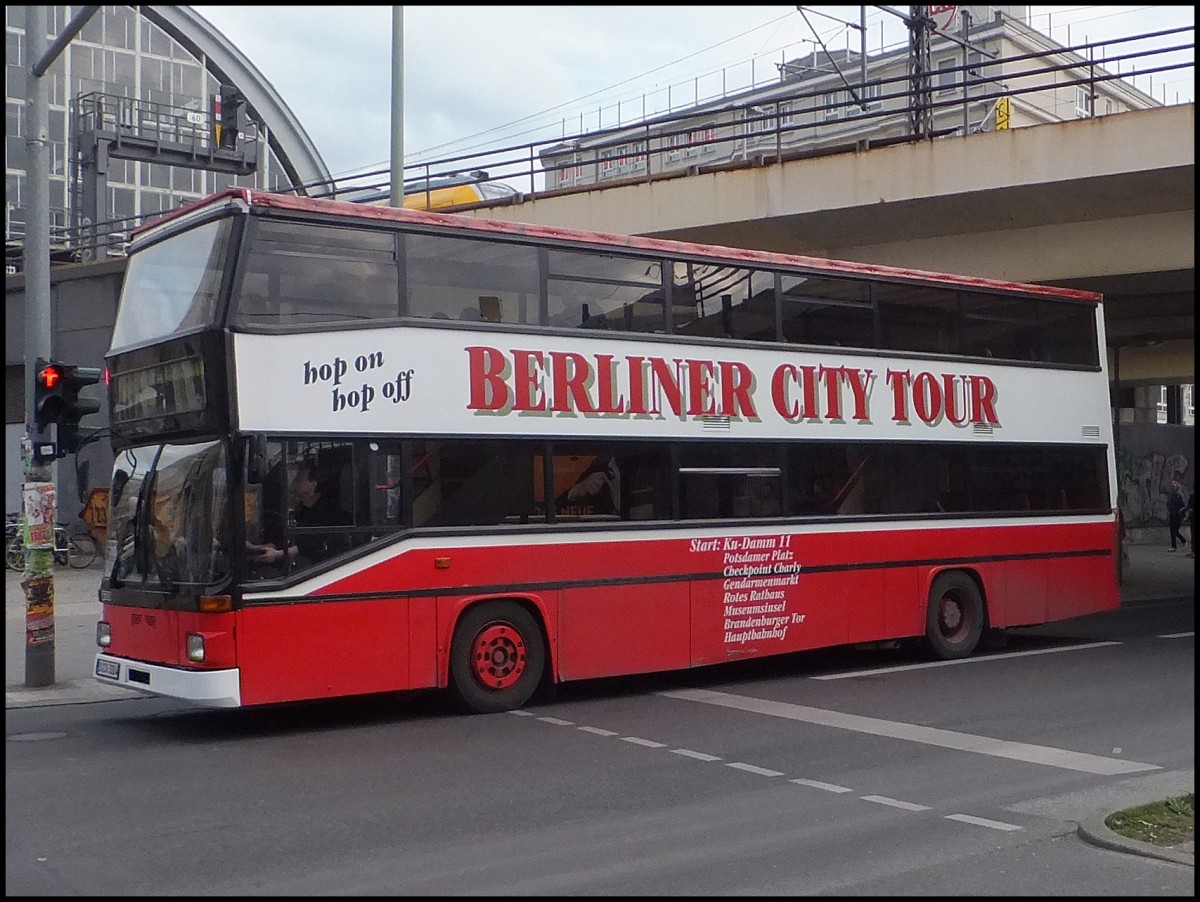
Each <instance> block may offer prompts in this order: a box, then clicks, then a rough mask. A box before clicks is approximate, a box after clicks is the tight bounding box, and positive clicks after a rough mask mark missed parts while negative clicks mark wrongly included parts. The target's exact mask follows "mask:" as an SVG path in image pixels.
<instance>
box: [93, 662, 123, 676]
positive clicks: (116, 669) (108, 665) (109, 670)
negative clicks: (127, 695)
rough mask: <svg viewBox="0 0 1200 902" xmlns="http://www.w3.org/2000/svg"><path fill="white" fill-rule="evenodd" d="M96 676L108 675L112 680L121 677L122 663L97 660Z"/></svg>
mask: <svg viewBox="0 0 1200 902" xmlns="http://www.w3.org/2000/svg"><path fill="white" fill-rule="evenodd" d="M96 676H98V677H107V678H108V679H110V680H117V679H120V678H121V665H120V664H118V663H117V662H116V661H97V662H96Z"/></svg>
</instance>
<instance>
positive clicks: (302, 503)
mask: <svg viewBox="0 0 1200 902" xmlns="http://www.w3.org/2000/svg"><path fill="white" fill-rule="evenodd" d="M291 489H292V503H293V505H294V506H293V508H292V510H293V521H294V524H295V525H296V526H301V527H313V526H345V525H347V524H348V523H349V518H348V517H347V516H346V513H345V511H343V510H342V508H341V506H340V505H339V504H338V502H337V497H336V493H335V492H334V491H333V490H332V489H331V488H330V486H329V480H328V478H326V476H325V474H323V473H322V472H321V471H320V470H319V469H318V468H317V465H316V464H315V463H314V462H313V461H310V460H305V461H303V462H301V463H300V465H299V466H298V467H297V468H296V475H295V476H294V477H293V478H292V486H291ZM349 547H350V542H349V539H348V537H347V536H346V535H345V534H344V533H336V532H327V533H300V534H298V535H295V536H293V537H292V541H291V542H290V543H288V544H287V545H286V546H283V543H282V542H268V543H266V544H262V545H254V544H250V545H248V548H247V550H248V551H249V552H251V553H252V554H253V555H254V562H255V563H257V564H278V565H284V566H286V565H289V564H291V565H292V566H308V565H311V564H315V563H317V562H319V561H322V560H324V559H325V558H328V557H330V556H332V555H334V554H338V553H340V552H342V551H345V550H346V549H347V548H349Z"/></svg>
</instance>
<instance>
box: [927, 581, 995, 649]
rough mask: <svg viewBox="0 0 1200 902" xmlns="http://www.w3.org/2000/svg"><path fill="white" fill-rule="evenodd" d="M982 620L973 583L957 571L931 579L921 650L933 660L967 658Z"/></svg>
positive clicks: (981, 610)
mask: <svg viewBox="0 0 1200 902" xmlns="http://www.w3.org/2000/svg"><path fill="white" fill-rule="evenodd" d="M983 620H984V617H983V597H982V596H981V595H980V594H979V587H978V586H977V585H975V580H973V579H971V577H970V576H968V575H967V574H965V573H963V572H961V571H952V572H949V573H941V574H939V575H938V576H937V577H936V578H935V579H934V581H933V585H932V586H930V588H929V603H928V605H927V607H926V610H925V646H926V648H928V650H929V652H930V654H932V655H933V657H935V658H937V659H939V660H942V661H952V660H954V659H956V658H965V657H967V656H968V655H969V654H971V652H973V651H974V650H975V646H976V645H978V644H979V638H980V636H982V635H983Z"/></svg>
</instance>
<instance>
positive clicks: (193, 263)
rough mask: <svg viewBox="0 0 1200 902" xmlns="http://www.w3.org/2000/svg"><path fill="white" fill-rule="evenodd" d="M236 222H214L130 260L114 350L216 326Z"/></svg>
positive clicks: (228, 220)
mask: <svg viewBox="0 0 1200 902" xmlns="http://www.w3.org/2000/svg"><path fill="white" fill-rule="evenodd" d="M232 229H233V220H232V219H229V218H225V219H220V220H217V221H214V222H208V223H205V224H203V225H200V226H197V227H195V228H191V229H187V230H185V231H183V232H180V233H179V234H176V235H174V236H172V237H170V238H167V239H166V240H164V241H161V242H159V243H158V244H155V245H152V246H150V247H147V248H146V249H145V250H144V251H142V252H141V253H138V254H134V255H133V256H131V257H130V259H129V268H128V270H127V271H126V273H125V284H124V287H123V288H122V290H121V302H120V304H119V306H118V308H117V320H116V323H115V325H114V326H113V335H112V348H113V349H119V348H129V347H134V346H137V345H142V344H146V343H148V342H151V341H155V340H157V339H162V338H166V337H168V336H170V335H174V334H176V333H179V332H186V331H191V330H194V329H197V328H200V327H203V326H207V325H211V324H212V323H213V322H214V320H215V318H216V316H217V311H218V305H217V297H218V294H219V292H220V288H221V275H222V273H223V271H224V267H225V264H226V262H227V260H228V258H229V248H230V235H231V232H232Z"/></svg>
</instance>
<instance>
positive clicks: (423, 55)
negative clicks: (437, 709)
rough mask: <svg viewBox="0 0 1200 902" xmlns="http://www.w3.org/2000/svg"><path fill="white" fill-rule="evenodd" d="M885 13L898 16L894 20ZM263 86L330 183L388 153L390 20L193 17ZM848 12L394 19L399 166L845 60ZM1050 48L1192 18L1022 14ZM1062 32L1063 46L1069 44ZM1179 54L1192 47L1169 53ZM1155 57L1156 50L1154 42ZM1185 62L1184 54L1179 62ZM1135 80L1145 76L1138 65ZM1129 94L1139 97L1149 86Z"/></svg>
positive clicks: (711, 9) (327, 13)
mask: <svg viewBox="0 0 1200 902" xmlns="http://www.w3.org/2000/svg"><path fill="white" fill-rule="evenodd" d="M891 8H892V9H900V10H905V11H906V10H907V7H906V6H895V7H891ZM193 9H195V10H196V11H197V12H198V13H199V14H200V15H202V16H203V17H204V18H206V19H207V20H208V21H209V22H211V23H212V24H213V25H214V26H215V27H216V28H217V30H219V31H220V32H221V33H223V34H224V35H225V36H226V37H227V38H228V39H229V40H230V41H232V42H233V44H234V45H236V46H237V47H238V48H239V49H240V50H241V51H242V52H243V53H244V54H246V56H247V57H248V58H249V60H250V61H251V63H253V64H254V66H255V67H256V68H257V69H258V70H259V71H260V72H261V73H262V74H263V76H264V77H265V78H266V79H267V81H269V82H270V83H271V84H272V85H274V87H275V89H276V91H278V92H279V94H280V96H281V97H282V98H283V101H284V102H285V103H286V104H287V105H288V106H289V107H290V108H291V110H292V111H293V112H294V113H295V114H296V116H297V117H298V118H299V119H300V123H301V124H302V125H303V126H304V128H305V130H306V131H307V132H308V134H309V136H310V137H311V138H312V140H313V142H314V143H315V144H316V146H317V150H318V152H319V153H320V154H321V156H322V158H323V159H324V161H325V164H326V166H327V167H328V168H329V171H330V173H331V174H333V175H335V176H344V175H347V174H350V173H353V172H361V171H364V170H369V169H379V168H382V167H386V166H387V165H388V163H387V161H388V159H389V156H390V153H391V139H390V137H389V134H390V131H389V129H390V119H391V80H392V76H391V65H392V62H391V61H392V7H390V6H290V5H289V6H282V7H280V6H195V7H193ZM861 9H862V7H858V6H814V7H804V10H805V12H804V13H801V12H800V11H799V10H798V9H797V7H796V6H794V5H793V6H783V5H781V6H691V5H688V6H607V5H597V6H591V5H589V6H486V7H485V6H410V7H405V8H404V128H405V131H404V139H403V140H404V155H405V159H406V160H407V162H408V163H410V164H411V163H414V162H426V161H432V160H437V159H439V158H444V157H447V156H452V155H454V154H458V153H464V152H467V151H469V150H472V149H482V148H488V147H501V146H505V145H515V144H523V143H527V142H530V141H535V140H553V139H555V138H558V137H561V136H563V135H564V134H577V133H579V132H580V131H582V130H591V129H595V128H596V127H597V126H598V124H599V125H603V126H606V127H607V126H610V125H616V124H617V123H618V115H619V117H620V121H621V122H629V121H633V120H636V119H639V118H640V117H641V116H642V115H643V111H645V113H647V114H653V113H656V112H665V111H666V110H667V108H668V103H669V104H670V106H671V108H673V109H679V108H680V107H681V106H684V105H686V104H688V103H690V102H692V101H693V100H694V99H695V98H696V97H697V96H698V97H699V99H700V100H705V99H711V98H713V97H716V96H719V95H720V94H721V93H722V92H723V91H730V92H731V91H734V90H737V89H740V88H745V87H748V86H749V85H750V83H751V79H752V78H753V79H754V82H755V83H756V84H763V83H764V82H766V81H769V80H771V79H773V78H776V77H777V74H778V73H777V70H776V68H775V67H776V64H777V63H779V62H780V61H782V60H784V59H793V58H796V57H799V56H803V55H804V54H806V53H811V52H812V49H813V46H814V44H813V42H814V40H816V38H817V36H818V35H819V37H820V40H822V41H823V42H825V44H826V45H827V46H828V47H829V48H830V49H835V48H836V49H844V48H846V47H847V46H850V47H852V48H855V49H857V48H858V47H859V41H860V37H859V30H858V29H857V27H849V26H848V25H847V24H845V23H847V22H849V23H852V25H853V26H857V25H858V23H859V21H860V10H861ZM866 9H867V35H868V38H867V48H868V52H869V53H874V52H877V51H878V50H879V49H880V48H881V47H887V48H893V47H899V46H903V44H904V43H905V42H906V40H907V35H906V31H905V29H904V25H903V23H902V21H901V20H900V19H899V18H898V17H897V16H895V15H892V14H891V13H889V12H887V11H885V10H884V9H883V8H880V7H867V8H866ZM1030 9H1031V10H1032V20H1031V23H1030V24H1032V25H1033V27H1035V28H1037V29H1038V30H1040V31H1042V32H1047V33H1050V34H1051V36H1052V37H1053V38H1054V39H1055V40H1057V41H1059V42H1060V43H1064V44H1065V43H1067V42H1068V40H1069V41H1070V42H1071V43H1075V44H1078V43H1081V42H1083V41H1084V40H1091V41H1096V40H1103V39H1107V38H1113V37H1121V36H1128V35H1133V34H1141V33H1145V32H1149V31H1155V30H1161V29H1164V28H1171V27H1176V26H1180V25H1191V24H1194V22H1195V9H1194V7H1191V6H1153V7H1148V6H1141V7H1129V6H1119V7H1113V6H1061V7H1060V6H1034V7H1030ZM1068 29H1069V33H1068ZM1169 40H1170V41H1171V42H1172V43H1175V44H1180V43H1191V42H1193V41H1194V34H1193V33H1190V32H1189V33H1185V34H1182V35H1178V36H1175V37H1173V38H1170V39H1169ZM1159 45H1160V46H1162V41H1160V42H1159ZM1186 58H1187V59H1188V60H1193V59H1194V55H1193V53H1191V52H1189V53H1188V54H1187V56H1186ZM1139 68H1144V67H1139ZM1153 78H1154V82H1153V94H1154V96H1155V98H1157V99H1159V100H1163V99H1164V90H1165V92H1166V94H1165V98H1166V100H1167V101H1168V102H1170V103H1175V102H1179V101H1190V100H1194V91H1195V73H1194V70H1193V69H1186V70H1179V71H1175V72H1168V73H1161V74H1158V75H1155V76H1153ZM1137 84H1138V87H1139V88H1141V89H1142V90H1144V91H1145V90H1150V89H1151V85H1150V82H1149V76H1144V77H1141V78H1139V79H1138V81H1137Z"/></svg>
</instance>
